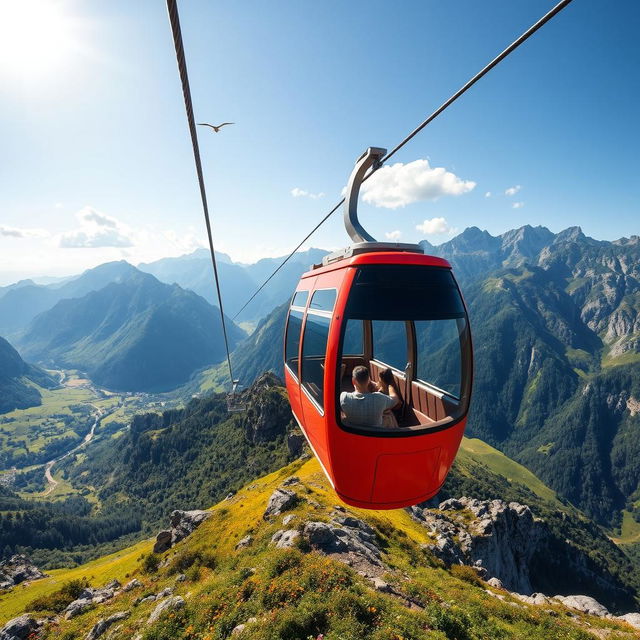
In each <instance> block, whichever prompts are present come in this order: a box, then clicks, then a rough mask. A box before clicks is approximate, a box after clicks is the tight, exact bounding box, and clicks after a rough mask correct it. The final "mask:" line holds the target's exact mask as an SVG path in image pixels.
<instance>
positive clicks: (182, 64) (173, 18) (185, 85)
mask: <svg viewBox="0 0 640 640" xmlns="http://www.w3.org/2000/svg"><path fill="white" fill-rule="evenodd" d="M167 10H168V12H169V21H170V22H171V32H172V33H173V44H174V46H175V50H176V61H177V63H178V71H179V72H180V81H181V83H182V95H183V96H184V106H185V110H186V112H187V121H188V123H189V133H190V134H191V146H192V147H193V158H194V160H195V164H196V173H197V174H198V184H199V185H200V198H201V199H202V210H203V212H204V219H205V222H206V225H207V236H208V238H209V251H210V252H211V264H212V265H213V275H214V278H215V282H216V294H217V296H218V305H219V307H220V320H221V321H222V334H223V336H224V348H225V350H226V352H227V365H228V367H229V377H230V378H231V384H232V385H233V368H232V366H231V353H230V352H229V339H228V336H227V325H226V322H225V319H224V308H223V306H222V294H221V292H220V279H219V277H218V265H217V262H216V254H215V250H214V248H213V235H212V233H211V220H210V217H209V205H208V204H207V192H206V189H205V186H204V176H203V175H202V161H201V159H200V146H199V145H198V134H197V130H196V122H195V119H194V117H193V102H192V101H191V89H190V88H189V75H188V73H187V61H186V58H185V55H184V46H183V44H182V30H181V29H180V17H179V16H178V5H177V0H167Z"/></svg>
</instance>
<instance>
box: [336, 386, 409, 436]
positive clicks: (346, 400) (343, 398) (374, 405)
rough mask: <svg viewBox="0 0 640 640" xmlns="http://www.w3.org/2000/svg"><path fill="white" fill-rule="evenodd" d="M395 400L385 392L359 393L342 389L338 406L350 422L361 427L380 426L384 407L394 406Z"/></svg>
mask: <svg viewBox="0 0 640 640" xmlns="http://www.w3.org/2000/svg"><path fill="white" fill-rule="evenodd" d="M395 404H396V400H395V399H394V398H392V397H391V396H388V395H387V394H385V393H380V392H379V391H376V392H374V393H360V392H359V391H351V392H348V391H343V392H342V393H341V394H340V408H341V409H342V411H343V412H344V414H345V416H346V417H347V421H348V422H350V423H351V424H354V425H358V426H361V427H381V426H382V414H383V412H384V411H385V409H391V407H393V406H395Z"/></svg>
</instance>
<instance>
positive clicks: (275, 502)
mask: <svg viewBox="0 0 640 640" xmlns="http://www.w3.org/2000/svg"><path fill="white" fill-rule="evenodd" d="M297 502H298V496H297V495H296V493H295V492H294V491H291V490H289V489H280V488H278V489H276V490H275V491H274V492H273V493H272V494H271V497H270V498H269V502H268V503H267V508H266V510H265V512H264V515H263V516H262V517H263V518H264V519H265V520H266V519H267V518H269V517H270V516H279V515H280V514H281V513H282V512H283V511H288V510H289V509H292V508H293V507H295V505H296V504H297Z"/></svg>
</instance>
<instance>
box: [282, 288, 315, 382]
mask: <svg viewBox="0 0 640 640" xmlns="http://www.w3.org/2000/svg"><path fill="white" fill-rule="evenodd" d="M302 292H305V293H306V294H307V298H306V300H305V306H304V307H302V306H299V305H294V304H293V302H294V300H295V298H296V296H297V295H298V293H302ZM309 293H310V289H299V290H297V291H294V292H293V295H292V296H291V303H290V304H289V310H288V311H287V322H286V324H285V327H284V366H285V368H286V369H288V370H289V373H290V374H291V375H292V376H293V378H294V380H295V381H296V383H297V384H300V368H301V362H302V359H301V353H302V352H301V348H302V336H303V332H304V327H305V323H306V310H307V307H306V305H308V304H309V298H310V296H309ZM292 311H298V312H299V313H302V318H301V319H300V335H299V336H298V371H294V370H293V369H292V368H291V367H290V366H289V363H288V362H287V338H288V337H289V326H290V319H291V312H292Z"/></svg>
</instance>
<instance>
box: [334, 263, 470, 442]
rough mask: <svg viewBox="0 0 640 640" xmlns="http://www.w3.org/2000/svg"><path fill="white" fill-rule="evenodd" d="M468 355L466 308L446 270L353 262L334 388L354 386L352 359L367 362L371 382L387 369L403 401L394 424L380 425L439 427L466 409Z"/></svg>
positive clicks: (398, 428)
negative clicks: (354, 267) (356, 267)
mask: <svg viewBox="0 0 640 640" xmlns="http://www.w3.org/2000/svg"><path fill="white" fill-rule="evenodd" d="M470 360H471V342H470V337H469V326H468V322H467V318H466V313H465V308H464V305H463V303H462V298H461V296H460V292H459V290H458V286H457V284H456V282H455V280H454V278H453V275H452V274H451V271H450V270H449V269H443V268H438V267H428V266H419V265H367V266H362V267H360V268H359V270H358V272H357V274H356V276H355V278H354V281H353V285H352V288H351V291H350V292H349V301H348V303H347V307H346V310H345V318H344V322H343V332H342V339H341V349H340V357H339V359H338V363H339V365H338V366H339V375H337V376H336V378H337V381H338V384H337V386H338V389H337V393H338V394H339V393H341V392H343V391H353V385H352V382H351V373H352V371H353V369H354V368H355V367H356V366H358V365H364V366H366V367H367V368H368V369H369V371H370V373H371V377H372V380H373V381H374V382H377V381H379V379H380V375H381V373H382V372H383V371H385V370H386V369H391V372H392V375H393V379H394V383H395V387H396V389H397V391H398V392H399V395H400V396H401V397H402V400H403V405H402V411H401V412H398V411H396V416H397V418H398V419H397V420H396V421H394V424H393V426H387V427H382V429H383V430H385V429H386V430H389V431H391V432H394V434H395V435H401V434H402V433H403V432H405V433H406V434H407V435H412V434H415V433H416V432H420V431H423V430H429V429H434V428H438V427H445V426H447V425H451V424H453V423H454V422H455V421H456V420H457V419H458V418H459V417H461V416H463V415H465V413H466V411H467V407H468V403H469V391H470ZM338 412H339V410H338ZM338 422H339V424H340V425H341V426H342V427H343V428H346V429H348V430H352V429H354V430H356V431H358V430H360V431H372V429H370V428H367V427H362V426H357V425H353V424H349V423H348V421H347V420H346V417H345V416H344V415H340V416H339V420H338ZM395 422H397V425H396V424H395ZM380 429H381V428H380V427H377V428H375V429H373V431H374V432H375V431H379V430H380Z"/></svg>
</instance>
